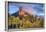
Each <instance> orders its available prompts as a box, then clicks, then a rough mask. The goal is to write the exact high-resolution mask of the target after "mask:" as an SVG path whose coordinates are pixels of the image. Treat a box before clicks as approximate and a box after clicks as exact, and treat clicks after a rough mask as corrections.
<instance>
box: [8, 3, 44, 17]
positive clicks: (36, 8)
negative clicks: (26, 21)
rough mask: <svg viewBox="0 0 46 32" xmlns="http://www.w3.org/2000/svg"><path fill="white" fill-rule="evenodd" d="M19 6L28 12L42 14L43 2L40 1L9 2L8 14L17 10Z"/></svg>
mask: <svg viewBox="0 0 46 32" xmlns="http://www.w3.org/2000/svg"><path fill="white" fill-rule="evenodd" d="M19 7H23V9H24V10H25V11H26V12H27V13H29V14H33V15H38V16H41V15H42V16H44V4H42V3H41V4H40V3H37V4H36V3H34V4H32V3H31V4H24V3H9V14H13V13H15V12H17V11H19Z"/></svg>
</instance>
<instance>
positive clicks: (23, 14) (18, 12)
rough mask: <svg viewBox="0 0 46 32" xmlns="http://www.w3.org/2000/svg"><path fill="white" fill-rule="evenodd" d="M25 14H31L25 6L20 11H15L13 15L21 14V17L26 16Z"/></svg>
mask: <svg viewBox="0 0 46 32" xmlns="http://www.w3.org/2000/svg"><path fill="white" fill-rule="evenodd" d="M25 15H30V14H29V13H28V12H26V11H25V10H24V9H23V7H20V8H19V11H17V12H16V13H13V14H12V16H19V17H24V16H25Z"/></svg>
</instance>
